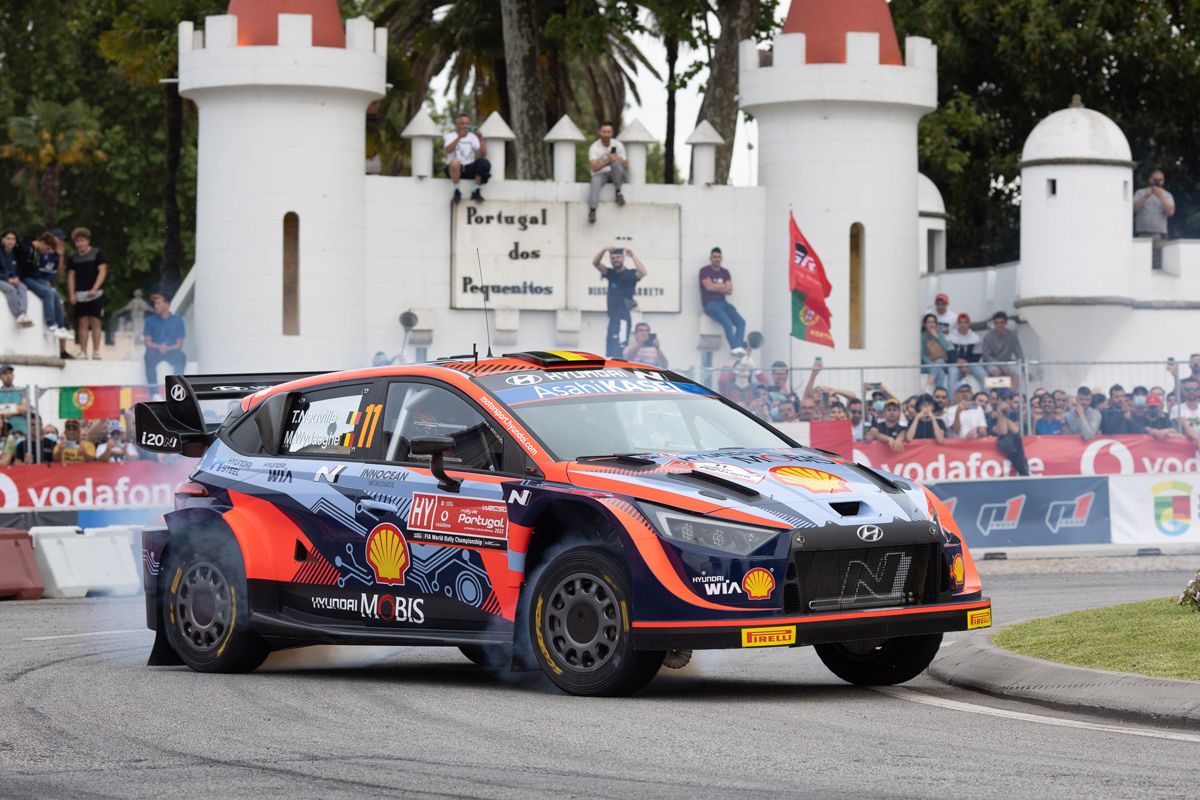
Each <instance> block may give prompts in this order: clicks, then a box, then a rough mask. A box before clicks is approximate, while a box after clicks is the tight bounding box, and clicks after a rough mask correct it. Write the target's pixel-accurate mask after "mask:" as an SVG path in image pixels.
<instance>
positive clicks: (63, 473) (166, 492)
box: [0, 460, 195, 511]
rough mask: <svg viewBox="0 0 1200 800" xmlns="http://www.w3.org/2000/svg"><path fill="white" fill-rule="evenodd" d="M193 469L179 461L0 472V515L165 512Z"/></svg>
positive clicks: (189, 463)
mask: <svg viewBox="0 0 1200 800" xmlns="http://www.w3.org/2000/svg"><path fill="white" fill-rule="evenodd" d="M194 466H195V462H194V461H191V460H181V461H178V462H175V463H171V464H162V463H159V462H157V461H128V462H124V463H120V464H112V463H106V462H95V463H90V464H46V465H42V464H35V465H26V466H19V467H7V468H5V469H4V470H0V510H3V511H15V510H17V509H33V510H45V509H55V508H169V507H171V506H172V505H173V503H174V499H173V498H174V492H175V487H176V486H177V485H178V484H179V482H180V481H182V480H183V479H184V478H186V477H187V474H188V473H189V472H191V470H192V468H193V467H194Z"/></svg>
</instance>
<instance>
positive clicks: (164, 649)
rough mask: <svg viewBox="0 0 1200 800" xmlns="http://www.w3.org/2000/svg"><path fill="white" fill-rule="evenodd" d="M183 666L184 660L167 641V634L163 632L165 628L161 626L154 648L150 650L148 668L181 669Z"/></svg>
mask: <svg viewBox="0 0 1200 800" xmlns="http://www.w3.org/2000/svg"><path fill="white" fill-rule="evenodd" d="M160 622H161V620H160ZM182 665H183V659H182V658H180V657H179V654H178V653H176V652H175V648H174V647H171V643H170V642H168V641H167V634H166V633H164V632H163V626H162V625H159V626H158V630H156V631H155V632H154V647H152V648H150V658H149V659H148V660H147V661H146V666H147V667H179V666H182Z"/></svg>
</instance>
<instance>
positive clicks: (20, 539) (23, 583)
mask: <svg viewBox="0 0 1200 800" xmlns="http://www.w3.org/2000/svg"><path fill="white" fill-rule="evenodd" d="M42 588H43V587H42V576H41V574H40V573H39V572H38V568H37V561H36V559H35V558H34V555H33V540H32V539H30V538H29V534H28V533H27V532H25V531H20V530H16V529H14V528H0V598H13V599H16V600H37V599H38V598H39V597H41V596H42Z"/></svg>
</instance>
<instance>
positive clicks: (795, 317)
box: [792, 291, 833, 347]
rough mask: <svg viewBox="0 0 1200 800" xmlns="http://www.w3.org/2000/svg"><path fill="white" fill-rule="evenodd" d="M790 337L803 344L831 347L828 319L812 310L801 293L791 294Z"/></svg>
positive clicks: (831, 334) (831, 335) (831, 336)
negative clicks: (809, 343)
mask: <svg viewBox="0 0 1200 800" xmlns="http://www.w3.org/2000/svg"><path fill="white" fill-rule="evenodd" d="M792 336H794V337H796V338H797V339H799V340H801V341H804V342H812V343H813V344H823V345H825V346H826V347H833V333H831V332H830V330H829V318H828V317H822V316H821V315H820V314H818V313H817V312H816V311H815V310H813V308H812V306H810V305H809V304H808V302H807V300H806V298H805V296H804V293H803V292H795V291H794V292H792Z"/></svg>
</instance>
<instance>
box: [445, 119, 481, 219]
mask: <svg viewBox="0 0 1200 800" xmlns="http://www.w3.org/2000/svg"><path fill="white" fill-rule="evenodd" d="M442 145H443V146H442V152H443V153H445V155H446V176H447V177H448V178H450V182H451V183H453V184H454V202H456V203H457V202H459V201H461V200H462V192H461V191H459V189H458V181H459V180H460V179H461V178H466V179H467V180H472V179H474V181H475V189H474V191H472V192H471V199H472V200H474V201H475V202H476V203H482V202H483V194H481V193H480V191H479V187H480V186H483V184H485V183H487V182H488V179H489V178H491V177H492V162H490V161H488V160H487V159H486V158H484V156H486V155H487V142H485V141H484V140H483V135H482V134H480V133H479V131H477V130H475V126H474V125H472V124H471V117H470V116H468V115H467V114H459V115H458V116H457V117H455V118H454V130H453V131H452V132H451V133H447V134H446V135H445V136H444V137H442Z"/></svg>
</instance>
